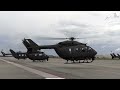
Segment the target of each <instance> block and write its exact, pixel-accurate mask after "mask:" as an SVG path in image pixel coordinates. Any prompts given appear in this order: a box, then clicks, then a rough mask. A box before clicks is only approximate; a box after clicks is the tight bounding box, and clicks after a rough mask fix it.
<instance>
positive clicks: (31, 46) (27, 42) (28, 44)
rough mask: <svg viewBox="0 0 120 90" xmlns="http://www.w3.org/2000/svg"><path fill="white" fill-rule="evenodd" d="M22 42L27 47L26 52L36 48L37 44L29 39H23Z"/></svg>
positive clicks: (34, 50)
mask: <svg viewBox="0 0 120 90" xmlns="http://www.w3.org/2000/svg"><path fill="white" fill-rule="evenodd" d="M23 44H24V45H25V47H26V48H27V49H28V52H36V51H37V50H38V45H37V44H36V43H35V42H33V41H32V40H31V39H24V40H23Z"/></svg>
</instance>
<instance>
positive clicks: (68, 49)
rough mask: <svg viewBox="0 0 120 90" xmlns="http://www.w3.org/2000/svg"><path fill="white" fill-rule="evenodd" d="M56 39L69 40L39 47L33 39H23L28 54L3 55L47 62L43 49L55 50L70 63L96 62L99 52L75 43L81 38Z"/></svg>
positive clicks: (12, 52)
mask: <svg viewBox="0 0 120 90" xmlns="http://www.w3.org/2000/svg"><path fill="white" fill-rule="evenodd" d="M54 39H68V40H65V41H62V42H59V43H57V44H54V45H42V46H39V45H38V44H36V43H35V42H34V41H33V40H32V39H25V38H24V39H23V40H22V43H23V44H24V46H25V47H26V48H27V52H15V51H13V50H12V49H10V52H11V54H5V53H4V52H3V51H1V53H2V54H3V56H6V55H12V56H13V57H15V58H17V59H26V58H29V59H30V60H33V61H35V60H42V61H43V60H47V61H48V59H49V56H48V55H46V54H45V53H44V52H41V49H54V50H55V51H56V53H57V54H58V56H59V57H61V58H62V59H64V60H66V61H67V62H66V63H68V61H72V62H73V63H75V62H79V63H91V62H93V61H94V60H95V55H96V54H97V52H96V51H95V50H94V49H93V48H91V47H90V46H88V45H86V44H85V43H81V42H78V41H75V39H79V38H74V37H70V38H54Z"/></svg>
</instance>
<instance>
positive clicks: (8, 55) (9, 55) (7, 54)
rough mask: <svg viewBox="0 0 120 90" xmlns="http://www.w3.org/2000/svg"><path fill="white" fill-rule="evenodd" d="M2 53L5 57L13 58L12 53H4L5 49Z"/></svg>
mask: <svg viewBox="0 0 120 90" xmlns="http://www.w3.org/2000/svg"><path fill="white" fill-rule="evenodd" d="M1 53H2V55H3V57H11V56H12V54H11V53H5V52H3V49H2V50H1Z"/></svg>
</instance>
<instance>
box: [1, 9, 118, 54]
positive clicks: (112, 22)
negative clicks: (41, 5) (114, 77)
mask: <svg viewBox="0 0 120 90" xmlns="http://www.w3.org/2000/svg"><path fill="white" fill-rule="evenodd" d="M71 36H74V37H79V38H83V39H79V40H78V41H79V42H82V43H87V45H89V46H91V47H92V48H94V49H95V50H96V51H97V52H98V54H109V53H110V52H111V51H113V52H115V53H120V42H119V40H120V12H119V11H0V50H2V49H3V50H4V51H5V52H9V49H10V48H11V49H13V50H16V51H19V50H20V51H26V48H25V47H24V45H23V44H22V39H23V38H24V37H25V38H31V39H33V40H34V41H35V42H36V43H38V44H39V45H48V44H50V45H51V44H56V43H58V42H59V40H56V41H52V40H40V39H39V38H40V37H71ZM43 51H45V53H47V54H50V53H51V52H53V54H55V52H54V50H43Z"/></svg>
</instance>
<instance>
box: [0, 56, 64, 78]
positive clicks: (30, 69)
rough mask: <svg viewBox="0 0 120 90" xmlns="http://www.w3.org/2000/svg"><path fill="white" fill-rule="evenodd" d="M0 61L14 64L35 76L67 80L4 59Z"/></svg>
mask: <svg viewBox="0 0 120 90" xmlns="http://www.w3.org/2000/svg"><path fill="white" fill-rule="evenodd" d="M0 60H2V61H4V62H6V63H9V64H12V65H14V66H17V67H19V68H22V69H24V70H26V71H29V72H32V73H34V74H37V75H40V76H42V77H45V79H65V78H61V77H58V76H55V75H52V74H49V73H46V72H42V71H39V70H36V69H32V68H29V67H26V66H23V65H20V64H17V63H14V62H10V61H7V60H4V59H2V58H0Z"/></svg>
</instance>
